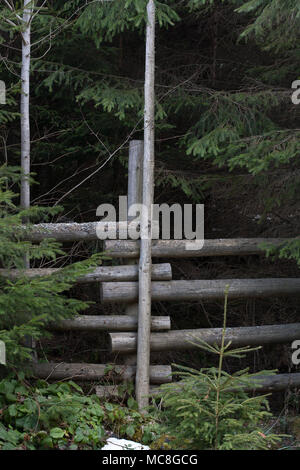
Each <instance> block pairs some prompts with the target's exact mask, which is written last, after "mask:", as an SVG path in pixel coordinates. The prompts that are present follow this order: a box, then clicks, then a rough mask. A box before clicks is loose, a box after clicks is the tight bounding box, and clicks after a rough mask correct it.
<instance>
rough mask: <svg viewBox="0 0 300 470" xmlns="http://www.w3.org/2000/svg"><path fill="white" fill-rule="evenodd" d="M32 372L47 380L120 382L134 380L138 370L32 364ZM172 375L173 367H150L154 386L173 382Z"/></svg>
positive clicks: (83, 365) (114, 367)
mask: <svg viewBox="0 0 300 470" xmlns="http://www.w3.org/2000/svg"><path fill="white" fill-rule="evenodd" d="M31 371H32V374H33V375H34V376H35V377H37V378H40V379H45V380H69V379H72V380H79V381H94V380H101V379H103V378H105V380H111V381H112V382H120V381H123V380H134V379H135V371H136V368H135V367H134V366H127V365H115V366H112V368H111V367H108V366H107V365H105V364H75V363H74V364H66V363H40V364H31ZM171 373H172V369H171V366H160V365H155V366H150V380H151V382H152V383H154V384H162V383H168V382H171V381H172V376H171Z"/></svg>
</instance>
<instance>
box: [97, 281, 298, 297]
mask: <svg viewBox="0 0 300 470" xmlns="http://www.w3.org/2000/svg"><path fill="white" fill-rule="evenodd" d="M226 286H229V292H228V298H229V299H243V298H251V297H252V298H261V297H269V296H274V297H278V296H285V295H300V279H298V278H276V279H272V278H271V279H220V280H199V281H161V282H160V281H155V282H152V300H153V301H162V300H166V301H175V300H176V301H177V300H180V301H183V300H196V301H197V300H206V301H210V300H220V299H224V295H225V294H224V292H225V288H226ZM100 295H101V299H102V302H104V303H107V302H133V301H134V300H136V299H137V298H138V283H137V282H114V283H113V282H103V283H102V284H101V286H100Z"/></svg>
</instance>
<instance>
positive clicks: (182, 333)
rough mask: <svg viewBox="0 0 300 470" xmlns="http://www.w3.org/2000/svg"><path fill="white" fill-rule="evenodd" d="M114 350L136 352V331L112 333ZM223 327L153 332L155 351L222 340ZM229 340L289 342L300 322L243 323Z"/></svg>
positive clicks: (257, 343)
mask: <svg viewBox="0 0 300 470" xmlns="http://www.w3.org/2000/svg"><path fill="white" fill-rule="evenodd" d="M109 336H110V343H111V351H112V352H122V353H125V352H126V353H127V352H133V351H135V350H136V338H137V335H136V333H110V334H109ZM221 337H222V328H202V329H195V330H172V331H168V332H165V333H152V334H151V341H150V345H151V351H178V350H188V349H196V348H197V346H196V345H195V344H193V343H196V342H197V338H198V339H199V340H200V341H205V342H206V343H208V344H211V345H213V344H220V342H221ZM225 338H226V342H227V343H228V342H229V341H231V346H232V347H242V346H263V345H265V344H277V343H289V342H291V341H293V340H295V339H298V338H300V323H289V324H287V325H264V326H243V327H235V328H227V329H226V337H225Z"/></svg>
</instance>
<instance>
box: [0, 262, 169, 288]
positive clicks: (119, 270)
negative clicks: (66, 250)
mask: <svg viewBox="0 0 300 470" xmlns="http://www.w3.org/2000/svg"><path fill="white" fill-rule="evenodd" d="M59 271H61V269H60V268H32V269H24V270H19V269H0V276H3V277H6V278H8V279H11V280H15V279H19V278H20V277H23V276H24V277H28V278H34V277H42V276H50V275H52V274H55V273H58V272H59ZM137 279H138V266H137V265H133V266H127V265H123V266H100V267H98V268H95V269H94V270H93V271H92V272H90V273H88V274H85V275H84V276H82V277H79V278H78V279H77V281H76V282H77V283H78V284H84V283H89V282H107V281H135V280H137ZM152 279H153V280H170V279H172V268H171V265H170V264H169V263H162V264H153V265H152Z"/></svg>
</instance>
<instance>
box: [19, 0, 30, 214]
mask: <svg viewBox="0 0 300 470" xmlns="http://www.w3.org/2000/svg"><path fill="white" fill-rule="evenodd" d="M32 3H33V2H32V0H24V9H23V17H22V21H23V26H24V28H23V31H22V68H21V167H22V172H23V174H22V179H21V207H22V208H23V209H28V208H29V207H30V182H29V174H30V115H29V99H30V51H31V41H30V29H31V25H30V21H31V15H32Z"/></svg>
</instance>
